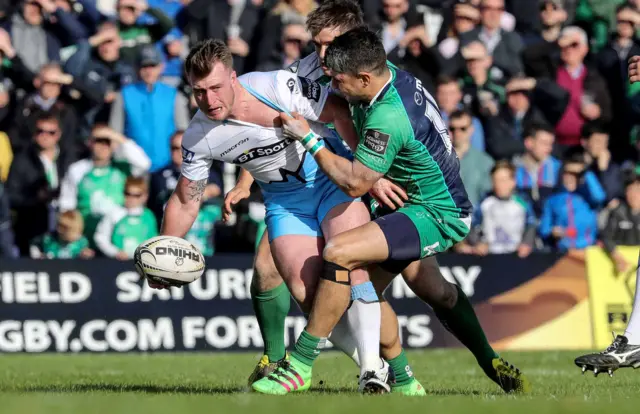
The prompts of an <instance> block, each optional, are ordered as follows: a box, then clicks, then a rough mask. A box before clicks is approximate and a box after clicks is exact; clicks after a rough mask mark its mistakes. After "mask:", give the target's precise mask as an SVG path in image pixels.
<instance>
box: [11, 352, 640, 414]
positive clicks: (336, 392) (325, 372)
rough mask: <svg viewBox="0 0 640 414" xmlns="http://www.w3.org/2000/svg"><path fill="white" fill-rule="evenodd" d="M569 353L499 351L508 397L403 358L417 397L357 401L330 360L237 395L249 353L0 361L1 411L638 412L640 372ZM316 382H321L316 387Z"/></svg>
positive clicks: (346, 377) (479, 381) (350, 369)
mask: <svg viewBox="0 0 640 414" xmlns="http://www.w3.org/2000/svg"><path fill="white" fill-rule="evenodd" d="M577 354H578V353H568V352H530V353H516V352H510V353H505V354H504V355H503V356H504V357H505V358H507V359H508V360H509V361H510V362H512V363H514V364H515V365H517V366H518V367H520V368H522V369H523V370H524V372H525V373H526V374H527V376H528V377H529V379H530V380H531V382H532V383H533V387H534V391H533V393H532V394H529V395H526V396H508V395H505V394H503V393H502V391H501V390H500V389H499V388H498V387H497V386H496V385H494V384H493V383H492V382H491V381H489V380H488V379H487V378H485V377H484V375H483V374H482V372H481V370H480V369H479V367H478V366H477V365H476V363H475V360H474V359H473V357H472V356H471V354H470V353H468V352H467V351H464V350H437V351H424V352H410V353H409V359H410V361H411V363H412V368H413V372H414V373H415V375H416V376H417V377H418V379H420V381H421V382H422V384H423V385H424V386H425V388H426V389H427V391H428V396H426V397H424V398H409V397H402V396H399V395H382V396H363V395H360V394H358V393H357V392H356V374H357V370H356V368H355V366H354V365H353V363H352V362H351V361H350V360H349V359H347V358H346V357H344V356H343V355H340V354H338V353H335V352H332V353H326V354H324V355H322V356H321V357H320V359H319V361H318V362H317V363H316V369H315V376H314V381H315V382H314V385H313V386H312V389H311V390H310V391H309V392H307V393H305V394H296V395H289V396H285V397H271V396H263V395H257V394H255V393H249V392H247V390H246V388H245V381H246V378H247V376H248V375H249V373H250V372H251V370H252V369H253V366H254V364H255V363H256V362H257V359H258V355H256V354H157V355H136V354H128V355H55V354H50V355H6V354H5V355H0V412H2V413H5V412H6V413H47V414H53V413H64V414H72V413H83V414H84V413H91V414H93V413H109V414H113V413H135V414H146V413H153V414H159V413H172V414H174V413H196V412H203V413H205V412H206V413H233V414H244V413H251V414H263V413H265V414H267V413H278V414H288V413H298V412H300V413H305V414H312V413H322V414H329V413H330V414H333V413H367V414H369V413H396V412H397V413H405V412H415V413H445V414H457V413H464V414H475V413H491V414H499V413H509V414H525V413H543V414H551V413H580V414H587V413H605V412H609V413H616V414H619V413H627V412H628V413H638V412H640V371H634V370H632V369H623V370H619V371H617V372H616V373H615V375H614V377H613V378H609V376H608V375H606V373H605V374H603V375H600V376H598V378H594V376H593V373H586V374H585V375H584V376H582V375H581V374H580V370H579V369H578V368H577V367H576V366H574V365H573V358H574V357H575V356H576V355H577ZM320 381H323V384H322V385H321V384H320V383H319V382H320Z"/></svg>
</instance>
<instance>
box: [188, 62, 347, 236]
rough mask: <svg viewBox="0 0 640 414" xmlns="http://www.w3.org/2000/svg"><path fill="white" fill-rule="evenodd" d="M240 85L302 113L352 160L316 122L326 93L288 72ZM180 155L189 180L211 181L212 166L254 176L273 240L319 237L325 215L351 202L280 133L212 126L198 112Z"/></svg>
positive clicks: (248, 78) (245, 79)
mask: <svg viewBox="0 0 640 414" xmlns="http://www.w3.org/2000/svg"><path fill="white" fill-rule="evenodd" d="M238 81H239V82H240V83H241V84H242V85H243V86H244V87H245V89H247V90H248V91H249V92H250V93H251V94H252V95H254V96H256V97H257V98H258V99H260V100H261V101H263V102H264V103H265V104H266V105H268V106H271V107H272V108H274V109H277V110H279V111H287V112H289V113H291V112H298V113H300V114H301V115H302V116H304V117H305V118H306V119H308V120H309V121H311V122H310V126H311V128H312V129H313V131H314V132H315V133H317V134H318V135H320V136H322V137H325V138H324V139H323V142H324V144H325V146H326V147H327V148H328V149H330V150H332V151H334V152H337V153H339V154H340V155H342V156H345V157H347V156H349V154H348V152H347V151H346V150H345V147H344V144H343V143H342V142H341V141H340V139H339V138H337V137H335V135H334V134H333V133H332V132H331V130H329V129H328V128H326V127H325V126H324V125H323V124H321V123H319V122H317V121H318V118H319V116H320V114H321V113H322V109H323V108H324V105H325V102H326V99H327V96H328V94H329V90H328V88H326V87H323V86H321V85H320V84H319V83H317V82H314V81H310V80H308V79H305V78H300V77H298V76H297V75H296V74H293V73H291V72H290V71H285V70H279V71H275V72H265V73H261V72H253V73H248V74H245V75H243V76H240V77H239V78H238ZM182 153H183V154H182V155H183V163H182V175H184V176H185V177H186V178H188V179H189V180H194V181H195V180H204V179H207V178H208V176H209V168H210V166H211V163H212V162H213V160H220V161H225V162H229V163H233V164H236V165H238V166H241V167H242V168H244V169H246V170H247V171H248V172H249V173H251V175H252V176H253V177H254V178H255V180H256V181H257V182H258V184H259V185H260V187H261V189H262V191H263V194H264V198H265V206H266V208H267V217H266V222H267V227H268V228H269V237H270V239H274V238H276V237H278V236H280V235H284V234H303V235H312V236H319V235H320V234H321V232H320V224H319V223H320V222H322V220H323V219H324V216H325V215H326V213H327V212H328V211H329V210H330V209H331V208H332V207H333V206H335V205H337V204H339V203H342V202H348V201H351V200H352V199H351V198H349V197H347V196H346V195H345V194H343V193H342V192H341V191H340V190H339V189H337V187H335V185H333V183H331V182H330V181H329V179H328V178H327V177H326V176H325V175H324V174H323V173H322V171H321V170H320V169H319V168H318V165H317V164H316V162H315V160H314V159H313V157H312V156H310V155H309V154H308V153H307V152H306V151H305V149H304V147H303V146H302V145H301V144H300V143H299V142H297V141H295V140H292V139H289V138H285V137H284V136H283V135H282V129H281V128H273V127H263V126H259V125H256V124H252V123H248V122H243V121H237V120H234V119H228V120H225V121H213V120H211V119H209V118H207V117H206V116H205V115H204V114H203V113H201V112H200V111H198V112H197V113H196V115H195V116H194V117H193V119H192V120H191V123H190V124H189V128H187V130H186V132H185V134H184V137H183V139H182Z"/></svg>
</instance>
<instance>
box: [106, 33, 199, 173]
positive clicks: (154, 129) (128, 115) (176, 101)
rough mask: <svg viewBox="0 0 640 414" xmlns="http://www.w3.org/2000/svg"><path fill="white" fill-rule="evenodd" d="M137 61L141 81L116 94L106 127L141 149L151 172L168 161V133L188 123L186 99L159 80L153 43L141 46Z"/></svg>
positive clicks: (157, 54) (159, 68) (160, 68)
mask: <svg viewBox="0 0 640 414" xmlns="http://www.w3.org/2000/svg"><path fill="white" fill-rule="evenodd" d="M138 64H139V71H138V73H139V76H140V79H141V81H140V82H135V83H132V84H130V85H127V86H125V87H124V88H122V91H121V92H120V93H119V94H118V95H117V96H116V98H115V100H114V101H113V104H112V105H111V115H110V116H109V126H110V127H111V128H112V129H114V130H115V131H117V132H119V133H121V134H124V135H125V136H127V137H131V139H133V141H134V142H135V143H136V144H138V145H139V146H141V147H142V149H144V151H145V152H146V153H147V155H148V156H149V158H150V159H151V170H150V171H151V172H152V173H153V172H155V171H158V170H159V169H161V168H162V167H164V166H166V165H168V164H169V163H170V162H171V150H170V145H169V143H170V140H171V136H172V135H173V134H174V132H176V130H179V129H187V127H188V126H189V122H190V120H191V119H190V117H189V101H188V100H187V98H186V97H185V96H184V95H183V94H181V93H179V92H178V90H177V89H176V88H175V87H173V86H169V85H166V84H164V83H161V82H158V79H160V76H161V75H162V71H163V69H164V68H163V65H162V56H160V52H159V51H158V49H156V47H155V46H154V45H145V46H143V47H142V49H141V51H140V58H139V62H138Z"/></svg>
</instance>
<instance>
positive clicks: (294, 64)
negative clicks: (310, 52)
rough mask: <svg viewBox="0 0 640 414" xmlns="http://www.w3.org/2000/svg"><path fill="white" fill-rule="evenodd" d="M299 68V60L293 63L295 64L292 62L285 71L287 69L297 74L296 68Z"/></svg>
mask: <svg viewBox="0 0 640 414" xmlns="http://www.w3.org/2000/svg"><path fill="white" fill-rule="evenodd" d="M299 67H300V61H299V60H296V61H295V62H293V63H292V64H291V66H289V67H288V68H287V69H288V70H289V71H290V72H293V73H298V68H299Z"/></svg>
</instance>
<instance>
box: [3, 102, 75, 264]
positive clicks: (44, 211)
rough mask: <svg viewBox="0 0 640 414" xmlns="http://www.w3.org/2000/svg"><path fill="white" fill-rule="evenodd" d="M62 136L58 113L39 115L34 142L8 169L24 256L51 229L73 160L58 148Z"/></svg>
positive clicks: (10, 190)
mask: <svg viewBox="0 0 640 414" xmlns="http://www.w3.org/2000/svg"><path fill="white" fill-rule="evenodd" d="M61 136H62V130H61V128H60V120H59V118H58V115H57V113H55V112H54V111H46V112H40V113H39V114H38V116H37V117H36V119H35V129H34V134H33V143H32V144H31V145H30V146H28V147H27V148H26V149H24V150H23V151H22V152H20V153H18V154H16V157H15V158H14V160H13V163H12V164H11V169H10V170H9V177H8V179H7V186H6V189H7V193H8V195H9V203H10V206H11V209H13V210H14V211H15V212H16V217H15V226H14V230H15V234H16V244H17V246H18V248H19V249H20V252H21V254H22V255H25V256H26V255H28V253H29V242H30V241H31V240H32V239H33V238H34V237H37V236H41V235H43V234H45V233H47V232H48V231H50V230H52V227H53V226H54V223H55V214H56V206H57V203H58V194H59V188H60V182H61V181H62V178H63V177H64V175H65V173H66V172H67V169H68V168H69V165H70V164H71V163H72V162H73V161H74V159H73V155H72V154H69V153H68V152H67V151H65V150H64V149H63V148H61V147H60V146H59V142H60V138H61Z"/></svg>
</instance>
